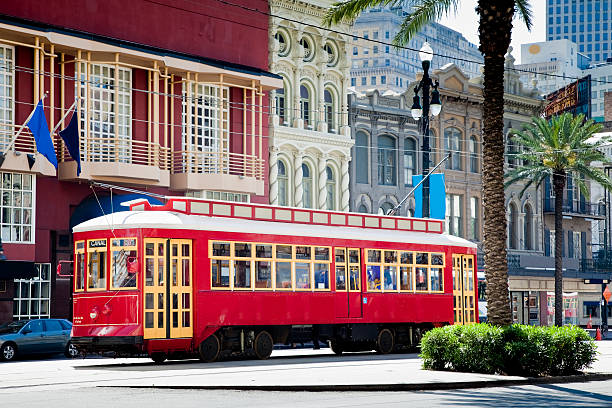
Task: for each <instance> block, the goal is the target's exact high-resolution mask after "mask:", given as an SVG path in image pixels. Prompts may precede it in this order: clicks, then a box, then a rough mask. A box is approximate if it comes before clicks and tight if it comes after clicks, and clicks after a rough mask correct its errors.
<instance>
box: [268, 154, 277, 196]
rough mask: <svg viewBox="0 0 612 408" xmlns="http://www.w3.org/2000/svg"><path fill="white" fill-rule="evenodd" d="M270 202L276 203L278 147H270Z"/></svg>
mask: <svg viewBox="0 0 612 408" xmlns="http://www.w3.org/2000/svg"><path fill="white" fill-rule="evenodd" d="M269 182H270V204H271V205H278V148H276V147H272V148H271V149H270V181H269Z"/></svg>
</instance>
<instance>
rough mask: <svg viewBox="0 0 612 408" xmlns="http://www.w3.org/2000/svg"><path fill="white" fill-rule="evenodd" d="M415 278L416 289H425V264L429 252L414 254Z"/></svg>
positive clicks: (427, 260) (426, 263)
mask: <svg viewBox="0 0 612 408" xmlns="http://www.w3.org/2000/svg"><path fill="white" fill-rule="evenodd" d="M415 264H416V267H415V280H416V285H415V287H416V290H417V291H421V292H426V291H427V265H428V264H429V254H428V253H424V252H417V253H416V254H415Z"/></svg>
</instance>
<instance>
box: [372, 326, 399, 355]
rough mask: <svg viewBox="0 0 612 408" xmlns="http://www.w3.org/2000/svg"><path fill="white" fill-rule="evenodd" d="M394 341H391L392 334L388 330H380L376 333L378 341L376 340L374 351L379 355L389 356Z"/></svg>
mask: <svg viewBox="0 0 612 408" xmlns="http://www.w3.org/2000/svg"><path fill="white" fill-rule="evenodd" d="M394 346H395V341H394V339H393V333H391V330H389V329H382V330H381V331H380V333H378V339H377V340H376V351H378V352H379V353H380V354H389V353H390V352H392V351H393V347H394Z"/></svg>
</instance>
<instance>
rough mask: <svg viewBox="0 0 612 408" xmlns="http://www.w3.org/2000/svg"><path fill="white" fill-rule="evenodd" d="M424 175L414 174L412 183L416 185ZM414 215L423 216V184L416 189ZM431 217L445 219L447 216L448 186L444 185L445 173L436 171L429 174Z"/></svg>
mask: <svg viewBox="0 0 612 408" xmlns="http://www.w3.org/2000/svg"><path fill="white" fill-rule="evenodd" d="M422 178H423V176H412V184H414V185H415V186H416V185H417V184H418V183H419V181H421V179H422ZM414 216H415V217H417V218H421V217H422V216H423V185H422V184H421V185H420V186H419V188H417V189H416V190H415V191H414ZM429 218H435V219H438V220H443V219H445V218H446V188H445V186H444V174H443V173H434V174H432V175H431V176H429Z"/></svg>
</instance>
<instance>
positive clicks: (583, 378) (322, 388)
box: [96, 373, 612, 392]
mask: <svg viewBox="0 0 612 408" xmlns="http://www.w3.org/2000/svg"><path fill="white" fill-rule="evenodd" d="M607 380H612V373H609V374H608V373H606V374H603V373H592V374H579V375H567V376H558V377H529V378H524V379H520V380H504V379H501V380H491V381H455V382H442V383H414V384H405V383H404V384H402V383H398V384H341V385H328V384H324V385H116V386H114V385H99V386H97V387H96V388H139V389H166V390H234V391H291V392H300V391H302V392H333V391H336V392H337V391H344V392H347V391H368V392H376V391H437V390H454V389H473V388H492V387H509V386H519V385H537V384H567V383H578V382H590V381H607Z"/></svg>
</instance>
